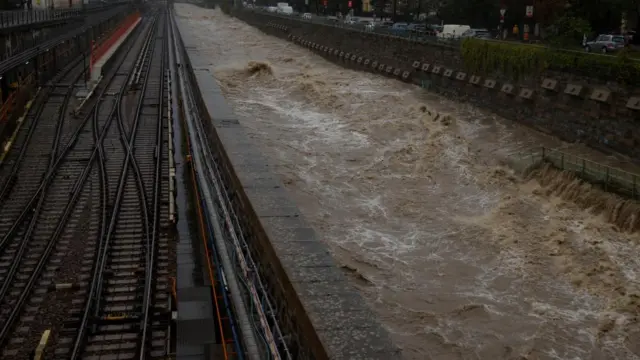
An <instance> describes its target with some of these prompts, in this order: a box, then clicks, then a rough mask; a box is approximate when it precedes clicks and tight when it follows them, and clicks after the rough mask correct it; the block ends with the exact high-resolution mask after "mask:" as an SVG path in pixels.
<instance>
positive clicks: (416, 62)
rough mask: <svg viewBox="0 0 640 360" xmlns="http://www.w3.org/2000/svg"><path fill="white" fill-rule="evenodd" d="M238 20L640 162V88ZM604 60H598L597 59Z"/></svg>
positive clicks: (358, 36)
mask: <svg viewBox="0 0 640 360" xmlns="http://www.w3.org/2000/svg"><path fill="white" fill-rule="evenodd" d="M232 15H234V16H236V17H238V18H240V19H242V20H243V21H245V22H247V23H248V24H250V25H253V26H255V27H257V28H259V29H261V30H262V31H264V32H266V33H268V34H271V35H274V36H277V37H280V38H283V39H288V40H289V41H292V42H294V43H296V44H298V45H300V46H304V47H307V48H309V49H310V51H313V52H316V53H318V54H319V55H321V56H323V57H325V58H327V59H329V60H330V61H333V62H336V63H339V64H341V65H343V66H345V67H349V68H355V69H359V70H364V71H370V72H376V73H379V74H382V75H386V76H389V77H393V78H396V79H398V80H399V81H406V82H409V83H413V84H416V85H419V86H423V87H425V88H427V89H429V90H431V91H434V92H437V93H440V94H442V95H445V96H446V97H448V98H452V99H455V100H460V101H466V102H470V103H472V104H474V105H476V106H478V107H481V108H486V109H489V110H491V111H493V112H495V113H496V114H498V115H500V116H502V117H505V118H508V119H512V120H516V121H518V122H521V123H523V124H525V125H528V126H530V127H533V128H535V129H538V130H540V131H543V132H546V133H549V134H552V135H555V136H557V137H560V138H562V139H563V140H566V141H571V142H573V141H580V142H584V143H586V144H588V145H590V146H592V147H595V148H598V149H600V150H603V151H608V152H619V153H622V154H625V155H627V156H630V157H632V158H636V159H638V158H640V131H639V130H638V128H639V127H640V88H634V87H624V86H622V85H619V84H617V83H615V82H603V81H601V80H596V79H595V78H593V77H587V76H581V75H576V74H569V73H560V72H555V71H545V72H543V73H542V74H541V75H540V76H535V77H529V78H525V79H520V80H518V81H515V80H513V79H510V78H509V77H508V76H504V75H500V74H495V75H492V76H490V77H483V76H479V75H477V74H472V73H468V72H467V71H466V70H465V66H464V63H463V59H462V55H461V53H460V49H459V47H458V46H454V45H449V44H446V43H437V42H426V43H425V42H418V41H415V40H410V39H406V38H400V37H394V36H387V35H381V34H375V33H369V32H362V31H357V30H353V29H348V28H342V27H335V26H330V25H323V24H316V23H309V22H305V21H302V20H299V19H297V18H287V17H283V16H277V15H271V14H268V13H262V12H254V11H249V10H233V11H232ZM594 56H599V55H594Z"/></svg>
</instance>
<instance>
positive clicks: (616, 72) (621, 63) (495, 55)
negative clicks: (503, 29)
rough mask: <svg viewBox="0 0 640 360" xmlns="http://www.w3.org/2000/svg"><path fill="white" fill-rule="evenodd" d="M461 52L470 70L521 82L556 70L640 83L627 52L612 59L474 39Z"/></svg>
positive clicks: (637, 65)
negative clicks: (499, 75)
mask: <svg viewBox="0 0 640 360" xmlns="http://www.w3.org/2000/svg"><path fill="white" fill-rule="evenodd" d="M460 50H461V52H462V58H463V61H464V64H465V67H466V68H467V70H468V71H470V72H473V73H477V74H483V75H490V74H495V73H501V74H504V75H506V76H509V77H511V78H513V79H514V80H518V79H520V78H522V77H526V76H536V75H539V74H541V73H542V72H543V71H545V70H555V71H563V72H569V73H574V74H578V75H583V76H587V77H593V78H599V79H602V80H605V81H607V80H609V81H617V82H619V83H623V84H640V62H638V61H636V60H634V59H632V58H630V57H629V56H628V55H627V54H626V52H625V51H623V52H622V53H621V54H620V55H619V56H608V55H599V54H587V53H582V52H580V51H570V50H561V49H554V48H550V47H545V46H539V45H530V44H520V43H509V42H498V41H489V40H480V39H473V38H468V39H465V40H464V41H462V44H461V49H460Z"/></svg>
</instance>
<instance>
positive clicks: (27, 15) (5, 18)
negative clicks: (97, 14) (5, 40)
mask: <svg viewBox="0 0 640 360" xmlns="http://www.w3.org/2000/svg"><path fill="white" fill-rule="evenodd" d="M81 15H82V9H80V8H71V9H46V10H40V9H37V10H15V11H0V29H1V28H10V27H15V26H21V25H29V24H36V23H41V22H47V21H55V20H65V19H71V18H77V17H80V16H81Z"/></svg>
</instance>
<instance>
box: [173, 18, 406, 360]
mask: <svg viewBox="0 0 640 360" xmlns="http://www.w3.org/2000/svg"><path fill="white" fill-rule="evenodd" d="M177 24H178V28H179V30H180V36H181V37H182V41H183V44H184V45H185V52H186V55H187V58H188V61H189V64H188V66H189V68H190V70H191V74H192V75H193V78H192V81H193V82H192V83H193V84H197V86H194V88H193V91H194V93H195V95H196V96H197V97H198V100H199V102H198V110H199V113H200V115H201V121H203V125H204V127H205V129H206V132H207V137H208V139H209V143H210V145H211V149H212V150H213V153H214V156H215V158H216V161H217V162H218V164H219V167H220V170H221V173H222V176H223V180H224V183H225V186H226V188H227V189H230V192H231V193H232V194H233V195H232V199H231V202H232V204H233V207H234V210H235V213H236V214H243V216H242V217H241V218H240V219H239V222H240V224H241V226H242V228H243V236H244V237H245V239H247V242H248V243H249V246H250V251H251V254H252V258H253V259H255V260H257V262H258V267H259V271H260V274H261V275H262V278H263V279H264V280H265V282H266V286H267V287H268V291H269V292H270V294H271V296H272V298H273V299H274V300H275V301H274V306H275V307H276V309H275V311H276V312H277V318H278V323H279V325H280V328H281V329H282V331H283V333H284V335H285V337H287V338H288V339H289V346H290V350H291V352H292V356H293V358H294V359H299V360H325V359H327V360H328V359H332V360H396V359H400V358H401V357H400V351H399V349H398V348H397V347H396V346H395V345H393V344H392V342H391V340H390V337H389V334H388V332H387V331H386V330H385V329H384V328H383V327H382V326H381V325H380V324H379V323H378V322H377V321H376V319H375V315H374V314H373V313H372V311H371V310H370V309H369V308H368V307H367V305H366V304H365V302H364V300H363V299H362V297H361V296H360V294H359V293H358V292H357V291H356V290H355V289H354V288H353V287H352V286H351V284H350V282H349V280H348V279H347V278H346V276H345V275H344V274H343V273H342V271H341V270H340V269H339V268H338V267H337V266H336V263H335V262H334V260H333V258H332V257H331V254H330V253H329V250H328V248H327V246H326V245H325V244H324V243H323V242H322V241H320V240H319V239H318V237H317V236H316V233H315V231H314V230H313V229H312V228H311V227H310V225H309V224H308V223H307V222H306V220H305V219H304V218H303V217H302V215H301V214H300V211H299V209H298V208H297V206H296V205H295V203H294V202H293V201H292V200H291V199H290V196H289V194H288V193H287V191H286V190H285V189H284V185H283V184H282V181H281V180H280V178H279V177H278V176H277V175H276V174H274V173H273V172H271V169H270V166H269V161H268V160H267V159H265V158H264V157H263V156H262V155H261V153H262V152H261V151H260V149H258V148H257V146H255V145H254V144H253V142H252V140H251V139H250V138H249V137H248V136H247V134H246V133H245V131H244V128H243V127H242V125H241V124H240V123H239V121H238V118H237V117H236V115H235V114H234V113H233V110H232V109H231V108H230V106H229V105H228V104H227V103H226V101H225V99H224V96H223V95H222V91H221V89H220V87H219V85H218V83H217V81H216V80H215V79H214V77H213V74H212V73H211V72H210V65H209V64H210V59H209V58H207V57H206V56H203V55H201V54H200V47H201V46H202V44H199V43H197V42H195V41H194V40H193V39H194V37H193V36H190V34H189V33H188V31H187V29H186V28H185V27H184V26H182V24H181V21H180V20H179V19H178V21H177Z"/></svg>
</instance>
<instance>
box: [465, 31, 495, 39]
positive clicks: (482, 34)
mask: <svg viewBox="0 0 640 360" xmlns="http://www.w3.org/2000/svg"><path fill="white" fill-rule="evenodd" d="M460 37H463V38H464V37H474V38H477V39H491V32H490V31H489V30H487V29H469V30H467V31H465V32H464V33H462V35H460Z"/></svg>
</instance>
